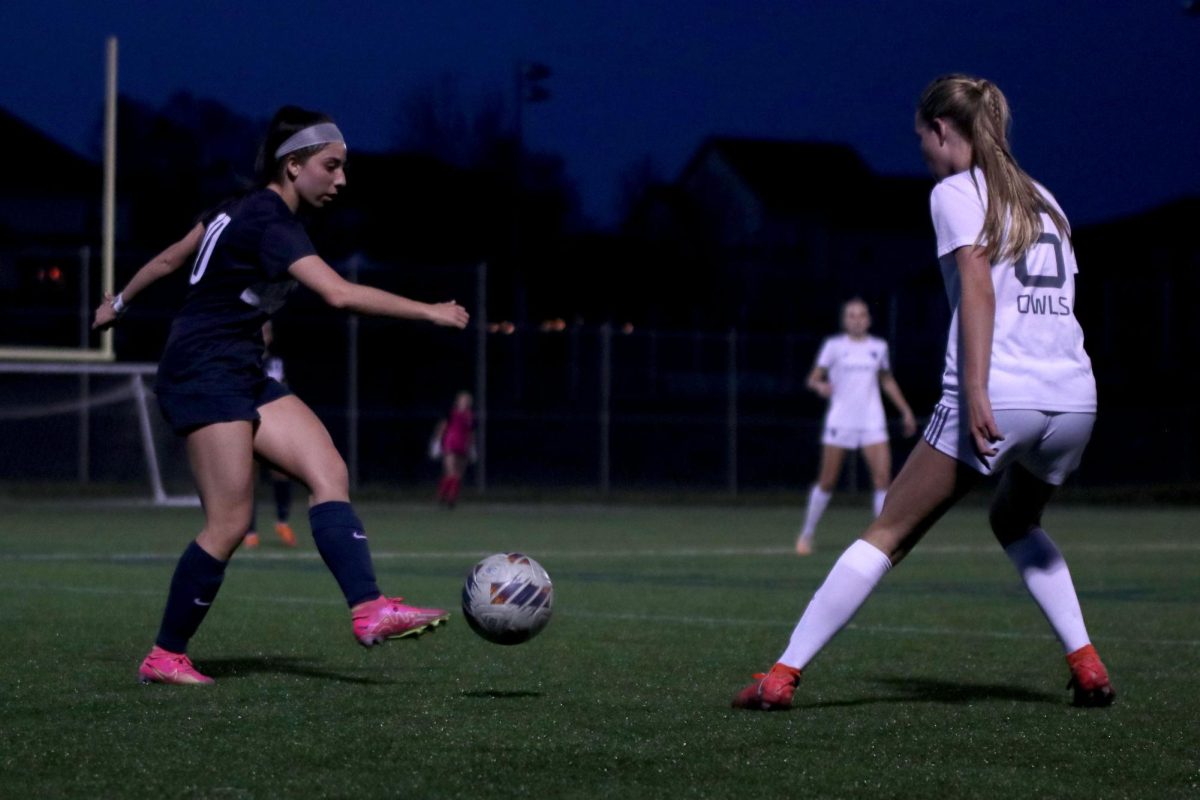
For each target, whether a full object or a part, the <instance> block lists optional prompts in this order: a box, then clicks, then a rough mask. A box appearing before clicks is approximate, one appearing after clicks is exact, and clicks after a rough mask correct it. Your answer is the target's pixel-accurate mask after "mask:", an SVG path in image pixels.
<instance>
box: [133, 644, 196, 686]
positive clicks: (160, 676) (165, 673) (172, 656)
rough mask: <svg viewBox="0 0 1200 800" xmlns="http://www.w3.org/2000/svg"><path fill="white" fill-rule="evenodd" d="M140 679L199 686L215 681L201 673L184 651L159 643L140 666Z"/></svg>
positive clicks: (147, 681) (142, 680)
mask: <svg viewBox="0 0 1200 800" xmlns="http://www.w3.org/2000/svg"><path fill="white" fill-rule="evenodd" d="M138 680H139V681H141V682H142V683H171V684H176V685H179V686H197V685H205V684H209V683H212V682H213V679H212V678H210V677H208V676H207V675H201V674H200V673H199V672H198V671H197V670H196V668H195V667H194V666H192V660H191V659H190V658H188V657H187V656H186V655H184V654H183V653H172V652H171V651H170V650H163V649H162V648H161V647H159V646H158V645H155V646H154V647H152V648H150V655H148V656H146V659H145V660H144V661H143V662H142V665H141V666H140V667H138Z"/></svg>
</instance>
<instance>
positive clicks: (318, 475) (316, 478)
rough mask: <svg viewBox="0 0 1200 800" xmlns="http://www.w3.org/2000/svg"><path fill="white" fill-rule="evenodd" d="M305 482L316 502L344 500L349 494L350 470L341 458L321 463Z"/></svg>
mask: <svg viewBox="0 0 1200 800" xmlns="http://www.w3.org/2000/svg"><path fill="white" fill-rule="evenodd" d="M305 482H306V483H307V484H308V490H309V492H310V493H311V494H312V496H313V498H314V499H315V500H316V501H317V502H323V501H326V500H345V499H346V498H348V497H349V494H350V472H349V470H348V469H347V468H346V462H345V461H343V460H342V459H341V458H338V459H336V460H335V461H333V462H331V463H326V464H322V465H321V466H320V468H318V469H315V470H313V471H312V474H311V475H310V476H309V477H308V480H306V481H305Z"/></svg>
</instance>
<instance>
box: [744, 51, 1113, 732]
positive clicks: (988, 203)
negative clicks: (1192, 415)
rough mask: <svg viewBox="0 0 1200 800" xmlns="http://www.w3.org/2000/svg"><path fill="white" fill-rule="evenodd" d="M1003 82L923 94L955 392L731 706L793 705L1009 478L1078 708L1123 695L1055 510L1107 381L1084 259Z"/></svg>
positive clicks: (1036, 593)
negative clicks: (933, 550) (989, 484)
mask: <svg viewBox="0 0 1200 800" xmlns="http://www.w3.org/2000/svg"><path fill="white" fill-rule="evenodd" d="M1008 124H1009V114H1008V102H1007V101H1006V100H1005V98H1004V95H1003V94H1001V92H1000V90H999V89H998V88H997V87H996V86H995V84H993V83H991V82H990V81H986V80H982V79H979V78H972V77H968V76H965V75H948V76H945V77H942V78H938V79H937V80H935V81H934V82H933V83H931V84H930V85H929V86H928V87H927V88H926V89H925V91H924V92H923V93H922V95H921V100H920V104H919V105H918V108H917V114H916V120H915V129H916V134H917V137H918V139H919V140H920V146H921V154H922V156H924V158H925V162H926V163H927V164H928V165H929V169H930V171H931V172H932V173H933V174H934V176H935V177H936V178H938V181H939V182H938V184H937V185H936V186H935V187H934V189H933V193H932V196H931V197H930V211H931V213H932V216H933V227H934V230H935V232H936V233H937V254H938V260H939V263H940V265H941V270H942V276H943V278H944V279H945V282H946V293H947V295H948V296H949V299H950V306H951V309H952V310H953V318H952V321H951V323H950V334H949V337H948V341H947V346H946V369H945V373H944V375H943V378H942V387H943V395H942V400H941V402H940V403H939V404H938V406H937V410H936V411H935V413H934V415H933V417H932V419H931V420H930V423H929V426H928V427H927V428H926V430H925V438H924V441H921V442H918V443H917V446H916V448H915V449H914V450H913V452H912V455H910V456H909V458H908V461H907V462H905V464H904V468H903V469H901V470H900V474H899V475H898V476H897V477H896V481H895V483H893V484H892V488H891V491H890V492H889V494H888V499H887V503H886V504H885V505H884V508H883V513H882V514H881V515H880V516H879V518H878V519H876V520H875V522H873V523H872V524H871V525H870V526H869V527H868V528H867V530H866V532H865V533H864V534H863V536H862V538H861V539H859V540H857V541H856V542H855V543H854V544H852V545H851V546H850V547H849V548H847V549H846V551H845V552H844V553H842V555H841V557H840V558H839V559H838V561H837V563H835V564H834V565H833V568H832V569H831V570H830V571H829V575H828V576H827V577H826V579H825V582H824V583H823V584H822V585H821V587H820V588H819V589H818V590H817V592H816V594H814V595H813V598H812V600H811V601H810V602H809V604H808V607H807V608H806V609H805V610H804V614H803V616H801V618H800V621H799V622H798V623H797V624H796V627H795V630H793V631H792V637H791V640H790V642H789V643H788V646H787V649H785V650H784V652H783V654H782V655H780V657H779V660H778V661H777V662H776V663H775V665H774V666H773V667H771V670H770V672H768V673H766V674H760V675H756V676H755V678H756V680H755V682H754V683H752V684H750V685H749V686H747V687H746V688H745V689H743V690H742V691H741V692H739V693H738V694H737V696H735V697H734V700H733V705H734V706H736V707H738V708H746V709H753V710H760V711H769V710H773V709H786V708H789V707H790V706H791V703H792V694H793V692H794V690H795V688H796V685H797V683H798V682H799V680H800V673H801V670H802V669H804V668H805V667H806V666H808V663H809V662H810V661H811V660H812V659H813V658H814V657H815V656H816V655H817V653H819V652H820V651H821V649H822V648H823V647H824V646H825V645H826V644H827V643H828V642H829V640H830V639H832V638H833V636H834V635H835V634H836V633H837V632H838V631H840V630H841V629H842V628H843V627H844V626H845V625H846V624H847V623H849V622H850V620H851V619H852V618H853V616H854V614H855V613H856V612H857V611H858V609H859V608H860V607H861V606H862V604H863V603H864V602H866V599H867V597H868V596H869V595H870V594H871V592H872V591H874V589H875V586H876V585H877V584H878V583H879V581H880V580H881V579H882V578H883V576H884V574H886V573H887V571H888V570H889V569H891V568H892V566H893V565H895V564H897V563H899V562H900V560H901V559H903V558H904V556H905V555H907V554H908V552H909V551H911V550H912V548H913V547H915V546H916V544H917V542H918V541H920V539H921V537H922V536H924V535H925V532H926V531H928V530H929V529H930V528H931V527H932V526H933V524H934V523H935V522H937V520H938V519H940V518H941V516H942V515H943V514H944V513H945V512H946V511H947V510H948V509H949V508H950V507H951V506H952V505H954V503H955V502H957V501H958V500H959V499H960V498H961V497H962V496H963V495H965V494H966V493H967V492H968V491H969V490H970V489H971V488H973V487H974V486H976V485H978V483H979V482H980V480H981V479H982V477H983V476H985V475H990V474H992V473H1000V474H1001V478H1000V485H999V487H998V489H997V491H996V495H995V498H994V500H993V502H992V508H991V513H990V522H991V527H992V532H993V533H994V534H995V536H996V539H997V541H998V542H999V543H1000V545H1001V546H1002V547H1003V548H1004V552H1005V554H1006V555H1007V556H1008V558H1009V560H1010V561H1011V562H1012V564H1013V566H1014V567H1016V570H1017V573H1018V574H1019V575H1020V576H1021V579H1022V581H1024V583H1025V587H1026V588H1027V589H1028V590H1029V593H1030V595H1031V596H1032V597H1033V599H1034V600H1035V601H1036V602H1037V604H1038V606H1039V607H1040V608H1041V610H1042V613H1043V614H1045V616H1046V619H1047V621H1048V622H1049V623H1050V627H1051V628H1052V629H1053V630H1054V633H1055V635H1056V636H1057V637H1058V640H1059V642H1060V643H1061V644H1062V647H1063V651H1064V652H1065V653H1066V657H1067V667H1068V669H1069V670H1070V673H1071V679H1070V683H1069V684H1068V686H1070V687H1073V689H1074V698H1073V699H1074V703H1075V705H1080V706H1106V705H1108V704H1110V703H1112V701H1113V699H1114V698H1115V696H1116V693H1115V692H1114V691H1113V687H1112V684H1111V683H1110V681H1109V677H1108V671H1107V670H1106V669H1105V667H1104V664H1103V663H1102V662H1101V661H1100V656H1099V654H1098V653H1097V652H1096V649H1095V647H1093V646H1092V644H1091V640H1090V639H1089V638H1088V633H1087V629H1086V627H1085V626H1084V622H1083V612H1082V611H1081V610H1080V607H1079V598H1078V597H1077V596H1076V593H1075V586H1074V583H1073V582H1072V580H1071V573H1070V571H1069V570H1068V569H1067V563H1066V561H1065V560H1064V559H1063V556H1062V553H1060V552H1059V550H1058V548H1057V547H1056V546H1055V544H1054V542H1053V541H1052V540H1051V539H1050V537H1049V536H1048V535H1047V534H1046V532H1045V531H1044V530H1042V527H1041V520H1042V511H1043V509H1045V507H1046V503H1047V502H1048V501H1049V500H1050V497H1051V495H1052V494H1053V493H1054V490H1055V488H1056V487H1057V486H1059V485H1060V484H1062V482H1063V481H1064V480H1065V479H1066V477H1067V476H1068V475H1069V474H1070V473H1071V471H1072V470H1074V469H1075V468H1076V467H1077V466H1078V465H1079V461H1080V458H1081V457H1082V455H1083V450H1084V448H1085V447H1086V446H1087V442H1088V438H1089V436H1090V435H1091V431H1092V424H1093V422H1094V421H1095V417H1096V384H1095V380H1094V379H1093V377H1092V366H1091V361H1090V360H1089V359H1088V356H1087V353H1086V352H1084V349H1083V332H1082V330H1081V329H1080V327H1079V323H1078V322H1077V321H1076V319H1075V314H1074V309H1075V272H1076V267H1075V253H1074V251H1073V249H1072V247H1071V239H1070V234H1071V229H1070V226H1069V225H1068V224H1067V220H1066V217H1065V216H1064V214H1063V212H1062V209H1061V208H1059V206H1058V203H1056V202H1055V200H1054V198H1053V197H1052V196H1051V195H1050V193H1049V192H1048V191H1046V189H1045V188H1043V187H1042V186H1040V185H1039V184H1037V183H1035V182H1034V181H1033V179H1032V178H1030V177H1029V176H1028V175H1027V174H1026V173H1025V172H1024V171H1022V170H1021V168H1020V167H1018V166H1017V162H1016V160H1015V159H1014V157H1013V155H1012V152H1011V151H1010V150H1009V147H1008Z"/></svg>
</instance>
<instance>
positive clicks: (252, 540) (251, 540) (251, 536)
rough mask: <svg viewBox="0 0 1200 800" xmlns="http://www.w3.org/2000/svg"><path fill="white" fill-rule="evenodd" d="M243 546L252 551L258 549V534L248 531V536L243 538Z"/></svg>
mask: <svg viewBox="0 0 1200 800" xmlns="http://www.w3.org/2000/svg"><path fill="white" fill-rule="evenodd" d="M242 544H244V545H246V547H249V548H250V549H251V550H253V549H254V548H255V547H258V533H257V532H256V531H246V535H245V536H243V537H242Z"/></svg>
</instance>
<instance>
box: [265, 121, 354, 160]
mask: <svg viewBox="0 0 1200 800" xmlns="http://www.w3.org/2000/svg"><path fill="white" fill-rule="evenodd" d="M334 142H338V143H340V144H345V143H346V140H345V139H343V138H342V132H341V131H339V130H338V126H337V125H334V124H333V123H332V122H318V123H317V124H316V125H309V126H308V127H307V128H302V129H301V130H298V131H296V132H295V133H293V134H292V135H291V136H289V137H288V138H287V139H285V140H284V142H283V144H281V145H279V149H278V150H276V151H275V158H276V159H280V158H283V157H284V156H286V155H287V154H288V153H294V152H296V151H297V150H303V149H304V148H306V147H313V146H315V145H318V144H333V143H334Z"/></svg>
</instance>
